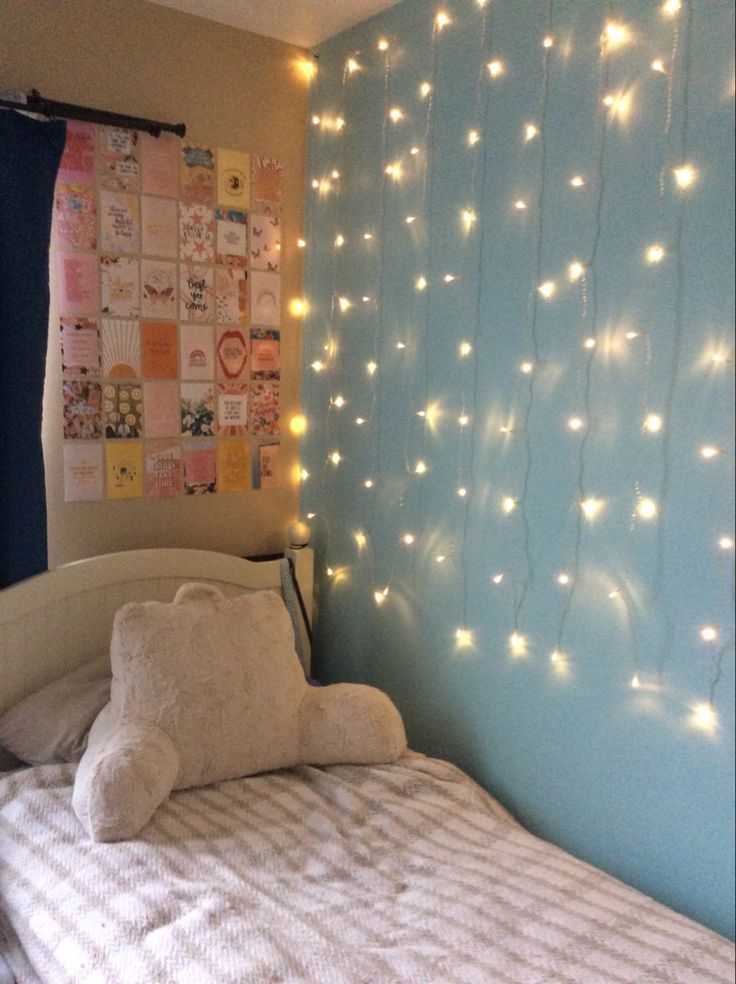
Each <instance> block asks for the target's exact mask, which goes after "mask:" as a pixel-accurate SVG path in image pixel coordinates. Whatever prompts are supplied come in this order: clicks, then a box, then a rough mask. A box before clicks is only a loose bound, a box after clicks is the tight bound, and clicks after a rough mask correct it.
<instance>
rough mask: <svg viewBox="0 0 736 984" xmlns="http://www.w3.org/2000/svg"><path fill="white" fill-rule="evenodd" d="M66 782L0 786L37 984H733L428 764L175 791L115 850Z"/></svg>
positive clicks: (0, 838)
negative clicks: (89, 828)
mask: <svg viewBox="0 0 736 984" xmlns="http://www.w3.org/2000/svg"><path fill="white" fill-rule="evenodd" d="M72 779H73V767H71V766H46V767H43V768H36V769H31V770H28V771H26V772H23V773H20V774H15V775H12V776H10V777H7V778H5V779H2V780H0V907H1V908H3V909H4V910H5V911H6V913H7V915H8V917H9V920H10V922H11V924H12V926H13V928H14V930H15V932H16V933H17V935H18V937H19V938H20V940H21V942H22V944H23V946H24V948H25V950H26V952H27V955H28V957H29V959H30V962H31V964H32V965H33V967H34V969H35V971H36V972H37V973H38V976H39V977H40V978H41V980H42V981H44V982H49V984H62V982H74V984H117V982H131V984H153V982H161V984H169V982H181V984H199V982H208V984H209V982H216V984H230V982H238V984H261V982H263V984H265V982H269V984H277V982H278V984H292V982H293V984H296V982H299V984H303V982H319V984H391V982H399V981H401V982H404V981H409V982H422V984H434V982H436V984H454V982H464V984H512V982H514V984H542V982H545V984H552V982H553V984H567V982H576V984H598V982H611V984H626V982H630V984H650V982H667V984H673V982H681V984H699V982H708V984H713V982H723V984H732V982H733V979H734V978H733V959H734V952H733V947H732V946H731V944H730V943H728V942H727V941H726V940H724V939H722V938H721V937H719V936H716V935H715V934H713V933H711V932H709V931H708V930H706V929H703V928H702V927H700V926H698V925H696V924H694V923H692V922H690V921H689V920H687V919H685V918H683V917H681V916H678V915H675V914H674V913H673V912H671V911H669V910H668V909H666V908H664V907H663V906H661V905H659V904H658V903H656V902H653V901H652V900H650V899H648V898H646V897H645V896H643V895H641V894H640V893H638V892H636V891H634V890H632V889H629V888H627V887H625V886H623V885H621V884H620V883H619V882H617V881H615V880H614V879H612V878H610V877H608V876H607V875H604V874H602V873H601V872H599V871H597V870H595V869H594V868H591V867H590V866H588V865H586V864H583V863H581V862H579V861H576V860H574V859H573V858H571V857H570V856H569V855H567V854H565V853H564V852H562V851H560V850H558V849H557V848H555V847H552V846H551V845H549V844H547V843H544V842H543V841H540V840H538V839H537V838H535V837H533V836H531V835H530V834H528V833H526V832H525V831H524V830H522V829H521V828H520V827H519V826H518V824H516V823H514V821H512V820H511V819H510V818H509V817H508V816H507V815H506V814H505V813H504V811H503V810H502V809H501V808H500V807H498V806H497V805H496V804H495V803H494V802H493V801H492V800H491V799H490V797H488V796H487V795H486V794H485V793H483V792H482V791H481V790H480V789H479V788H478V787H477V786H476V785H475V784H474V783H472V782H471V781H470V780H469V779H467V778H466V777H464V776H463V774H462V773H460V772H459V771H458V770H456V769H454V768H453V767H452V766H449V765H447V764H445V763H441V762H438V761H436V760H433V759H426V758H424V757H422V756H418V755H408V756H406V757H405V758H404V759H402V760H401V762H399V763H398V764H397V765H394V766H386V767H374V768H366V767H347V766H337V767H332V768H329V769H312V768H306V767H303V768H297V769H293V770H290V771H288V772H279V773H273V774H270V775H266V776H258V777H255V778H250V779H242V780H238V781H234V782H227V783H220V784H218V785H215V786H212V787H209V788H206V789H198V790H191V791H187V792H181V793H176V794H174V795H173V796H172V798H171V800H170V801H169V802H168V803H167V804H166V805H165V806H164V807H162V808H161V809H160V810H159V811H158V813H157V814H156V816H155V818H154V820H153V821H152V822H151V823H150V824H149V825H148V826H147V827H146V828H145V830H144V831H143V833H142V835H141V836H140V837H139V838H138V839H137V840H135V841H132V842H128V843H122V844H94V843H92V842H91V841H90V840H88V838H87V837H86V835H85V834H84V832H83V830H82V828H81V826H80V825H79V823H78V821H77V819H76V817H75V816H74V814H73V812H72V809H71V783H72ZM21 981H22V984H25V981H24V979H23V978H21Z"/></svg>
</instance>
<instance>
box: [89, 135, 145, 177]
mask: <svg viewBox="0 0 736 984" xmlns="http://www.w3.org/2000/svg"><path fill="white" fill-rule="evenodd" d="M98 131H99V141H100V159H99V163H100V184H101V186H102V187H103V188H108V189H110V190H111V191H137V190H138V181H139V176H140V164H139V161H138V155H139V150H138V131H137V130H126V129H123V128H122V127H118V126H101V127H98Z"/></svg>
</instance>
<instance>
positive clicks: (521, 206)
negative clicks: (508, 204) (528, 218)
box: [514, 198, 529, 212]
mask: <svg viewBox="0 0 736 984" xmlns="http://www.w3.org/2000/svg"><path fill="white" fill-rule="evenodd" d="M514 208H515V209H516V210H517V212H525V211H526V210H527V208H529V206H528V205H527V203H526V202H525V201H524V199H523V198H518V199H517V200H516V201H515V202H514Z"/></svg>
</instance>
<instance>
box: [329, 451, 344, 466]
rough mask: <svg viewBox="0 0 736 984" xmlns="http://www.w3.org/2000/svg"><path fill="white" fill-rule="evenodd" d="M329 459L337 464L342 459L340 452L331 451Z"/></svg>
mask: <svg viewBox="0 0 736 984" xmlns="http://www.w3.org/2000/svg"><path fill="white" fill-rule="evenodd" d="M330 461H331V462H332V464H333V465H339V464H340V462H341V461H342V455H341V454H340V452H339V451H333V452H332V453H331V454H330Z"/></svg>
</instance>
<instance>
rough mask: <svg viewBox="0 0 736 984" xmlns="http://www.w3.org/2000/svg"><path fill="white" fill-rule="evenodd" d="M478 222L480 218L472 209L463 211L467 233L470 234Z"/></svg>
mask: <svg viewBox="0 0 736 984" xmlns="http://www.w3.org/2000/svg"><path fill="white" fill-rule="evenodd" d="M477 221H478V216H477V215H476V214H475V212H474V211H473V210H472V208H466V209H463V225H464V226H465V230H466V232H470V230H471V229H472V228H473V226H474V225H475V223H476V222H477Z"/></svg>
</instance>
